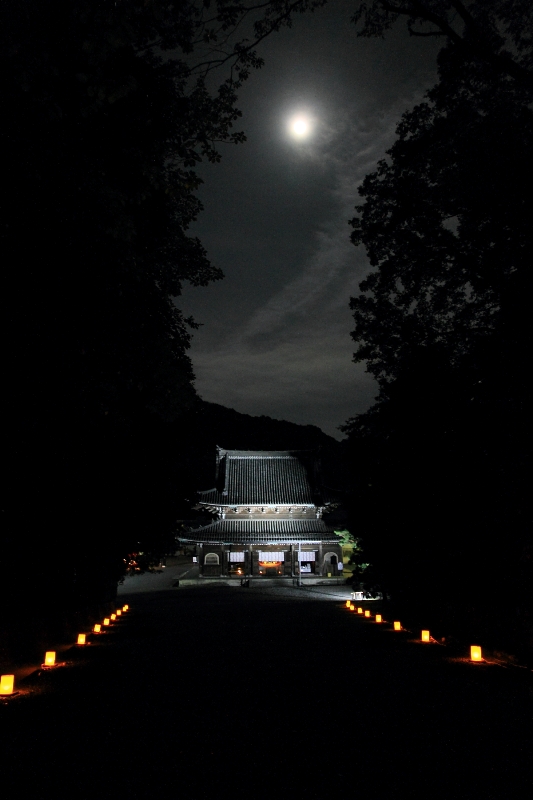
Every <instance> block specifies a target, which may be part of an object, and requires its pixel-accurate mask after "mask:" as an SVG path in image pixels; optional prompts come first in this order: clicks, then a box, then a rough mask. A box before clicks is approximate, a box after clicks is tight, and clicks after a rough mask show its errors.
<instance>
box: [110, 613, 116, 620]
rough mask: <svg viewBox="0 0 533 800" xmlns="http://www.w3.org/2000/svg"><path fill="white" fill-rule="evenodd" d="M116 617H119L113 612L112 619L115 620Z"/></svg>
mask: <svg viewBox="0 0 533 800" xmlns="http://www.w3.org/2000/svg"><path fill="white" fill-rule="evenodd" d="M116 618H117V615H116V614H111V619H112V620H113V622H114V621H115V620H116Z"/></svg>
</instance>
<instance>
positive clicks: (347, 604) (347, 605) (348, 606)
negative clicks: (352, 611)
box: [346, 600, 352, 608]
mask: <svg viewBox="0 0 533 800" xmlns="http://www.w3.org/2000/svg"><path fill="white" fill-rule="evenodd" d="M351 605H352V604H351V603H350V601H349V600H347V601H346V608H350V606H351Z"/></svg>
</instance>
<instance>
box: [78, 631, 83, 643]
mask: <svg viewBox="0 0 533 800" xmlns="http://www.w3.org/2000/svg"><path fill="white" fill-rule="evenodd" d="M78 644H85V634H84V633H78Z"/></svg>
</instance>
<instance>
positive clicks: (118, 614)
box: [117, 608, 122, 617]
mask: <svg viewBox="0 0 533 800" xmlns="http://www.w3.org/2000/svg"><path fill="white" fill-rule="evenodd" d="M120 616H122V609H121V608H119V609H118V610H117V617H120Z"/></svg>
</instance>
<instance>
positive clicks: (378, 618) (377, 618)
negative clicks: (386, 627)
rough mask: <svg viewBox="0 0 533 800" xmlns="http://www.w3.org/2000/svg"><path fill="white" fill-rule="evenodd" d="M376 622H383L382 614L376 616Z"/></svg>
mask: <svg viewBox="0 0 533 800" xmlns="http://www.w3.org/2000/svg"><path fill="white" fill-rule="evenodd" d="M376 622H383V620H382V618H381V614H376Z"/></svg>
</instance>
